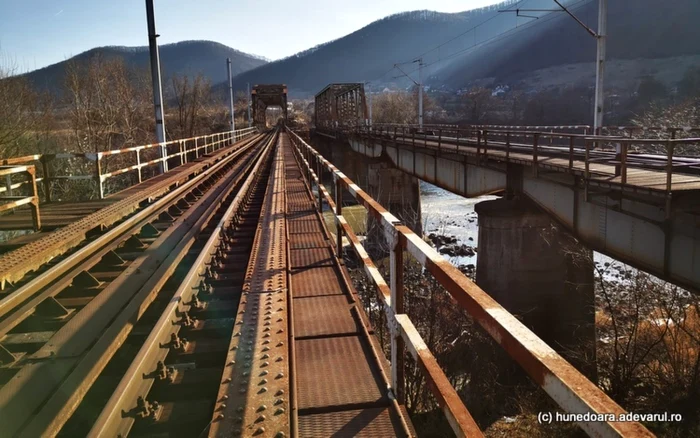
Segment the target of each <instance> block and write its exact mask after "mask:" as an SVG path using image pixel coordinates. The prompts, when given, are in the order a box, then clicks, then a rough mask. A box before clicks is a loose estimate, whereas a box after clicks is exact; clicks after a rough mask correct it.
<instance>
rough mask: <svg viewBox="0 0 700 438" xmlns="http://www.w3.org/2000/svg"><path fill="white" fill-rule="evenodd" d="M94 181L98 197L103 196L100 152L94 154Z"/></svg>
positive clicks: (101, 197)
mask: <svg viewBox="0 0 700 438" xmlns="http://www.w3.org/2000/svg"><path fill="white" fill-rule="evenodd" d="M95 182H96V183H97V193H98V195H99V197H100V199H104V198H105V191H104V185H103V184H102V153H101V152H98V153H96V154H95Z"/></svg>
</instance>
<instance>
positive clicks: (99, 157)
mask: <svg viewBox="0 0 700 438" xmlns="http://www.w3.org/2000/svg"><path fill="white" fill-rule="evenodd" d="M256 129H257V128H254V127H251V128H245V129H240V130H236V131H226V132H220V133H215V134H209V135H201V136H197V137H190V138H184V139H179V140H171V141H167V142H164V143H153V144H147V145H141V146H132V147H127V148H123V149H113V150H108V151H102V152H94V153H72V152H66V153H57V154H37V155H27V156H23V157H13V158H4V159H0V165H20V164H30V163H36V164H37V165H39V166H40V167H41V169H42V176H41V177H39V178H35V182H41V183H42V184H43V186H44V192H45V200H46V201H47V202H51V184H52V182H54V181H60V180H94V181H95V183H96V185H97V188H98V194H99V197H100V199H102V198H104V196H105V192H104V182H105V181H106V180H107V179H109V178H113V177H115V176H118V175H122V174H125V173H127V172H131V171H136V172H137V175H138V182H139V183H140V182H142V181H143V169H144V168H147V167H149V166H155V165H157V164H159V163H161V162H162V163H164V169H165V171H167V170H168V160H173V159H178V158H179V162H180V165H182V164H184V163H186V162H187V161H188V160H190V159H192V158H194V159H196V158H198V157H199V155H201V154H207V153H209V152H212V151H214V150H217V149H219V148H221V147H222V146H224V145H226V144H228V143H232V142H236V141H239V140H241V139H242V138H244V137H246V136H248V135H250V134H251V133H253V132H255V131H256ZM157 148H160V150H161V151H162V156H160V157H156V158H146V161H142V159H143V158H144V152H145V151H149V150H153V151H156V150H157ZM130 153H133V154H134V158H133V162H135V164H127V165H126V166H124V165H123V163H120V162H116V166H123V167H117V168H115V169H113V170H110V171H109V172H104V170H105V169H104V168H105V167H109V166H111V165H112V163H110V162H108V159H109V158H115V157H123V156H125V155H126V154H130ZM57 159H64V160H70V159H81V160H83V163H84V164H87V166H88V167H92V168H93V171H92V172H91V173H90V174H83V175H72V174H69V175H56V174H52V172H51V166H50V164H51V163H52V162H53V161H54V160H57ZM120 161H123V160H120ZM25 184H28V182H27V181H23V182H17V183H14V182H11V181H10V182H9V184H6V185H5V186H4V187H3V186H0V193H2V192H7V191H11V190H13V189H18V188H20V187H22V186H23V185H25Z"/></svg>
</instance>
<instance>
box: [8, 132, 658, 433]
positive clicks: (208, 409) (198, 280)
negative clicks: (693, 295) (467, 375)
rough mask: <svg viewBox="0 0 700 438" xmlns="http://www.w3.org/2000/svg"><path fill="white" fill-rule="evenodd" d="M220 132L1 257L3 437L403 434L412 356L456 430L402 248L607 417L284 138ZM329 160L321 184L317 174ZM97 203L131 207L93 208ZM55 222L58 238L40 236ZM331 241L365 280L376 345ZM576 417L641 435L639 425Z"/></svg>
mask: <svg viewBox="0 0 700 438" xmlns="http://www.w3.org/2000/svg"><path fill="white" fill-rule="evenodd" d="M222 138H225V139H226V140H225V141H224V143H223V144H222V145H221V147H219V148H218V149H217V150H214V151H211V150H210V151H206V152H204V153H202V154H201V155H199V156H198V157H196V158H194V159H192V161H190V162H188V163H186V164H182V165H181V166H179V167H176V168H174V169H172V170H170V171H169V172H167V173H165V174H163V175H160V176H157V177H154V178H151V179H149V180H146V181H144V182H142V183H141V184H138V185H136V186H134V187H133V188H132V189H131V190H132V193H133V194H132V195H131V196H128V197H124V198H123V199H120V200H119V201H116V202H114V203H112V204H111V205H108V206H104V207H103V208H101V209H99V210H97V211H96V212H95V213H90V214H88V215H86V216H84V217H82V218H80V219H78V220H76V221H75V222H73V223H71V224H69V225H66V226H64V227H61V228H58V229H57V230H56V231H54V232H52V233H37V234H38V237H37V238H36V239H35V240H33V241H32V242H31V243H26V244H24V245H22V244H19V247H18V248H17V249H15V250H13V251H10V252H8V253H6V254H5V255H3V256H2V257H3V259H1V260H3V263H2V267H3V275H4V278H5V279H6V282H5V283H6V287H5V289H4V290H3V291H2V293H1V295H0V363H1V365H0V377H1V378H0V423H1V424H2V425H3V433H7V434H8V435H23V436H43V435H52V436H53V435H56V434H58V433H61V434H64V435H69V436H105V435H108V436H146V435H149V436H152V435H154V434H159V435H163V436H183V435H186V436H204V435H209V436H230V435H234V436H274V437H282V436H332V435H348V436H414V435H415V430H414V428H413V425H412V422H411V419H410V418H409V416H408V415H407V412H406V410H405V405H404V403H405V400H404V393H405V388H404V385H405V381H404V373H405V368H404V367H405V364H404V362H405V355H410V356H411V357H412V358H413V360H414V361H415V363H416V364H418V366H419V369H420V370H421V372H422V373H423V375H424V377H425V379H426V381H427V382H428V383H429V385H428V387H429V388H430V390H431V391H432V394H433V396H434V397H435V399H436V400H437V402H438V405H439V406H440V408H441V409H442V411H443V412H444V414H445V416H446V418H447V422H448V423H449V425H450V426H451V428H452V430H453V431H454V432H455V434H456V435H457V436H480V435H481V431H480V430H479V428H478V427H477V425H476V423H475V422H474V420H473V418H472V416H471V415H470V413H469V411H468V409H467V407H466V406H465V405H464V403H463V402H462V400H460V397H459V395H458V394H457V392H456V391H455V389H454V388H453V387H452V386H451V384H450V383H449V380H448V379H447V376H446V375H445V373H444V371H443V370H442V369H441V368H440V366H439V365H438V363H437V361H436V359H435V357H434V356H433V354H432V352H431V351H430V350H429V349H428V347H427V346H426V344H425V342H424V341H423V339H422V338H421V335H420V334H419V332H418V330H417V328H416V327H415V326H414V323H413V322H412V321H411V319H410V317H409V316H408V315H407V314H406V313H405V309H404V305H403V303H404V287H403V277H404V270H405V269H406V260H405V257H407V256H408V254H410V256H411V257H413V258H414V259H415V260H416V261H417V262H418V263H420V264H421V265H422V266H423V267H424V268H425V269H426V271H427V272H429V273H430V274H431V275H432V276H434V278H435V279H436V281H438V282H439V283H440V284H441V285H442V286H443V287H444V288H445V290H446V291H447V292H448V293H449V294H450V295H451V296H452V297H453V299H454V300H455V303H457V305H460V306H462V307H463V308H464V309H465V310H466V311H467V312H468V313H469V314H470V315H471V316H472V317H473V318H474V319H475V320H476V321H477V322H478V323H479V324H480V325H481V326H482V327H483V328H484V329H485V330H486V332H487V333H488V334H490V335H491V336H492V337H493V339H494V340H495V341H496V342H497V344H498V345H500V346H501V347H502V348H503V349H504V351H505V352H506V353H507V354H508V355H510V356H511V357H512V358H513V359H514V360H515V361H516V362H517V363H518V364H519V365H520V366H521V367H522V368H523V369H524V370H525V371H526V372H527V373H528V374H529V375H530V376H531V377H532V379H533V380H534V381H535V382H536V383H537V384H538V385H540V386H541V387H542V388H543V389H544V390H545V391H546V392H547V393H548V394H549V395H550V396H551V397H552V399H553V400H554V401H555V402H556V403H557V404H558V405H559V406H560V407H561V409H563V410H565V411H569V412H581V413H582V412H598V413H617V414H620V413H624V410H623V408H622V407H620V406H619V405H617V404H616V403H615V402H613V401H612V400H611V399H610V398H609V397H607V396H606V395H605V394H604V393H603V392H602V391H601V390H600V389H599V388H597V387H596V386H595V385H594V384H593V383H592V382H590V381H589V380H587V379H586V377H584V376H583V375H582V374H581V373H580V372H579V371H577V370H576V369H575V368H574V367H573V366H571V365H570V364H569V363H568V362H566V361H565V360H564V359H563V358H562V357H561V356H559V355H558V354H557V353H556V352H555V351H554V350H552V349H551V348H550V347H549V346H548V345H547V344H545V343H544V342H543V341H542V340H541V339H540V338H538V337H537V336H536V335H535V334H534V333H532V332H531V331H530V330H529V329H528V328H526V327H525V326H524V325H523V324H522V323H521V322H519V321H518V320H517V319H516V318H515V317H514V316H512V315H511V314H510V313H508V312H507V311H506V310H505V309H504V308H503V307H501V306H500V305H499V304H498V303H497V302H496V301H494V300H493V299H492V298H491V297H489V296H488V295H487V294H486V293H485V292H484V291H483V290H481V289H480V288H479V287H477V286H476V285H475V284H474V283H472V282H471V281H470V280H469V279H468V278H467V277H465V276H464V275H463V274H462V273H461V272H459V271H458V270H457V269H456V268H455V267H453V266H452V265H451V264H450V263H449V262H447V261H446V260H444V259H442V257H441V256H440V255H439V254H437V253H436V252H435V250H434V249H432V248H431V247H430V246H429V245H428V244H427V243H425V242H424V241H423V240H422V239H421V238H420V237H419V236H418V235H417V234H415V233H414V232H413V231H411V230H410V229H409V228H408V227H406V226H404V225H401V223H400V222H399V221H398V219H397V218H396V217H394V216H393V215H392V214H390V213H389V212H388V211H387V210H385V209H384V207H382V206H381V205H380V204H378V203H377V202H376V201H375V200H374V199H372V198H371V197H370V196H368V195H367V194H366V193H365V192H364V191H363V190H362V189H361V188H360V187H359V186H357V185H356V184H355V183H354V182H353V181H351V180H349V179H348V178H347V177H346V176H345V175H344V174H342V173H341V172H340V171H339V170H338V169H337V168H336V167H335V166H333V165H332V164H331V163H330V162H328V161H327V160H326V159H324V158H323V157H322V156H321V155H319V154H318V152H316V151H315V150H314V149H313V148H312V147H311V146H310V145H308V144H307V143H305V142H304V141H303V140H302V139H301V138H300V137H298V136H297V135H296V134H295V133H293V132H286V131H281V132H280V131H270V132H266V133H255V132H253V133H252V134H251V135H249V136H247V137H246V138H242V139H238V138H237V135H234V134H227V135H224V136H223V137H222ZM328 175H330V176H331V177H332V179H333V180H334V181H335V183H334V186H333V189H332V192H333V196H331V194H330V193H329V192H328V191H327V190H326V188H325V187H324V186H323V185H322V184H319V182H320V181H321V180H323V179H324V177H325V176H328ZM149 182H150V183H149ZM348 194H349V196H351V197H353V198H355V200H356V201H357V202H359V203H360V205H363V206H364V207H365V208H366V209H367V211H368V214H369V215H371V216H372V217H374V218H375V220H377V221H378V222H379V223H380V226H381V230H383V231H382V232H383V233H384V234H385V238H386V239H387V241H388V242H390V243H391V248H392V249H391V256H390V270H389V279H388V281H387V280H385V279H384V277H383V276H382V275H381V274H380V272H379V270H378V269H377V267H376V265H375V263H374V262H373V261H372V260H371V259H370V257H369V256H368V255H367V252H366V251H365V249H364V247H363V245H362V244H361V243H360V241H359V239H358V237H357V236H356V235H355V232H354V231H353V229H352V228H351V227H350V226H349V225H348V223H347V221H346V220H345V218H344V217H343V199H344V196H348ZM115 206H120V207H119V208H120V209H125V211H126V210H128V211H129V213H128V214H126V215H125V216H124V215H122V216H121V218H122V219H121V220H120V219H114V220H111V222H107V223H104V222H103V219H104V217H107V216H109V217H113V215H114V214H116V213H113V210H114V208H115ZM323 210H327V211H331V212H332V217H333V219H334V222H335V226H334V228H335V235H333V234H332V233H331V232H330V230H329V229H328V228H327V226H326V221H325V220H324V216H323V215H322V214H321V212H322V211H323ZM106 212H109V214H107V213H106ZM120 214H121V213H120ZM114 217H116V216H114ZM124 218H126V219H124ZM78 224H79V225H78ZM95 227H100V229H101V232H100V233H98V234H93V233H86V232H85V230H90V229H94V228H95ZM54 233H59V235H61V236H62V235H63V234H60V233H73V234H71V236H74V237H73V238H71V239H72V240H74V241H75V242H76V243H75V244H74V245H72V246H71V245H66V246H61V247H60V248H58V247H56V244H55V240H56V239H55V238H54V237H55V235H54ZM344 241H347V242H349V246H347V247H346V246H344V244H343V242H344ZM348 252H352V253H354V255H355V257H356V259H357V260H359V261H360V266H361V267H362V268H363V270H364V272H365V273H366V275H367V278H368V279H369V281H370V282H371V284H373V286H374V287H375V288H376V292H377V296H378V299H379V301H380V303H381V308H382V309H383V311H384V313H385V316H386V318H387V319H386V320H387V326H386V327H385V329H387V330H389V333H390V336H389V338H388V339H389V344H390V345H389V351H390V355H389V357H388V358H387V357H385V356H384V350H383V348H382V346H381V344H380V341H379V339H378V338H377V333H376V332H375V330H376V327H374V326H373V325H372V324H370V322H369V321H368V318H367V315H366V314H365V313H364V310H363V306H362V305H360V297H359V295H358V294H357V291H356V290H355V288H354V286H353V282H352V281H351V280H350V276H349V272H348V270H347V269H346V266H345V262H344V260H345V256H346V255H347V254H348ZM33 253H51V254H53V256H50V257H47V258H46V259H42V257H43V255H42V257H39V258H37V259H36V260H34V259H32V260H33V262H32V263H34V265H32V266H33V272H28V271H29V270H28V269H27V267H26V266H25V264H26V263H25V262H22V263H20V262H16V261H17V260H25V259H27V257H30V256H31V255H32V254H33ZM21 254H25V255H24V256H22V257H18V255H21ZM42 260H43V261H42ZM8 261H9V262H8ZM484 366H489V364H484ZM581 427H582V428H583V429H584V430H585V431H586V432H588V433H589V434H591V435H595V436H635V437H636V436H650V433H649V432H648V431H647V430H646V429H645V428H644V427H643V426H642V425H640V424H639V423H629V422H618V421H603V422H583V423H581Z"/></svg>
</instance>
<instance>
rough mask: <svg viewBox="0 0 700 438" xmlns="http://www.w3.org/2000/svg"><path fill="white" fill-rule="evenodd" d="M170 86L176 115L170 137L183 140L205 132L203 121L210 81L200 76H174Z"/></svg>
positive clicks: (209, 97)
mask: <svg viewBox="0 0 700 438" xmlns="http://www.w3.org/2000/svg"><path fill="white" fill-rule="evenodd" d="M172 86H173V92H174V95H175V102H176V111H177V114H176V119H175V129H171V131H174V132H171V134H172V135H171V136H172V137H174V138H185V137H194V136H196V135H198V134H202V133H203V131H205V130H206V129H205V125H206V123H205V122H204V120H203V119H205V118H207V111H206V107H207V105H208V104H209V102H210V100H211V83H210V81H209V80H208V79H206V78H204V76H202V75H201V74H198V75H197V76H195V77H194V79H190V77H189V76H185V75H182V76H177V75H176V76H173V77H172Z"/></svg>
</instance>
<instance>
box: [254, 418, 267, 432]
mask: <svg viewBox="0 0 700 438" xmlns="http://www.w3.org/2000/svg"><path fill="white" fill-rule="evenodd" d="M265 418H266V417H265V414H260V415H259V416H258V418H257V419H256V420H255V422H256V423H259V422H261V421H265ZM258 430H259V429H258Z"/></svg>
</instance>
